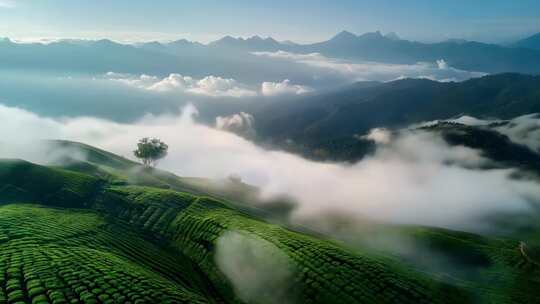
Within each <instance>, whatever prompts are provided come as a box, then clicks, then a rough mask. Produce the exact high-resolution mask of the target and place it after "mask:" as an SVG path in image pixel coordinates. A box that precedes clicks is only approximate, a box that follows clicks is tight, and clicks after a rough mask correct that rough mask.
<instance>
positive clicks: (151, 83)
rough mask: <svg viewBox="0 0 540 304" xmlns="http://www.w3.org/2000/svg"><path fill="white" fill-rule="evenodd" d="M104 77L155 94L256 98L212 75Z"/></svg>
mask: <svg viewBox="0 0 540 304" xmlns="http://www.w3.org/2000/svg"><path fill="white" fill-rule="evenodd" d="M105 77H106V78H108V79H110V80H113V81H118V82H121V83H124V84H126V85H129V86H133V87H137V88H139V89H144V90H149V91H155V92H177V93H188V94H194V95H203V96H209V97H236V98H240V97H252V96H257V92H256V91H254V90H251V89H249V88H247V86H245V85H242V84H240V83H238V82H237V81H236V80H234V79H230V78H221V77H218V76H212V75H210V76H206V77H204V78H202V79H195V78H193V77H190V76H183V75H180V74H176V73H173V74H170V75H169V76H167V77H165V78H159V77H156V76H149V75H145V74H143V75H140V76H138V77H136V76H133V75H129V74H120V73H114V72H108V73H106V74H105Z"/></svg>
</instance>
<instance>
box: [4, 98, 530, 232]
mask: <svg viewBox="0 0 540 304" xmlns="http://www.w3.org/2000/svg"><path fill="white" fill-rule="evenodd" d="M196 112H197V111H196V109H195V107H194V106H191V105H189V106H187V107H185V108H184V109H183V110H182V111H181V114H178V115H175V114H170V115H159V116H153V115H146V116H144V117H142V118H141V119H139V120H138V121H136V122H133V123H118V122H113V121H110V120H104V119H98V118H94V117H74V118H61V119H51V118H45V117H42V116H40V115H37V114H35V113H32V112H29V111H26V110H21V109H18V108H13V107H6V106H0V121H2V128H0V136H1V138H2V142H4V144H3V145H1V146H0V157H3V158H5V157H11V158H24V159H27V160H30V161H34V162H46V161H47V160H46V159H43V155H41V154H40V153H39V147H36V145H39V141H38V139H67V140H74V141H80V142H84V143H87V144H90V145H94V146H97V147H99V148H102V149H105V150H108V151H111V152H114V153H117V154H119V155H123V156H125V157H129V158H133V157H132V150H133V149H134V147H135V144H136V142H137V141H138V139H140V138H142V137H158V138H160V139H162V140H163V141H165V142H166V143H167V144H169V147H170V151H169V155H168V157H167V158H165V159H164V160H162V161H161V162H160V163H159V167H160V168H162V169H165V170H169V171H172V172H174V173H176V174H178V175H181V176H199V177H209V178H226V177H228V176H230V175H231V174H235V175H238V176H240V177H241V178H242V179H243V181H244V182H246V183H249V184H253V185H256V186H258V187H260V188H261V189H262V195H263V196H264V197H265V198H269V197H272V196H275V195H280V194H284V193H285V194H288V195H289V196H291V197H293V198H294V199H295V200H297V201H298V203H299V204H298V208H297V209H296V210H295V211H294V212H293V214H292V218H291V219H292V221H293V223H305V222H310V223H311V224H312V225H313V223H316V224H315V225H317V224H318V225H321V227H320V228H321V229H325V227H324V225H326V224H327V221H325V217H326V216H327V215H332V216H338V217H341V218H345V219H350V220H355V219H363V218H365V217H368V218H373V219H376V220H381V221H386V222H392V223H410V224H422V225H431V226H440V227H450V228H459V229H460V230H467V229H477V228H479V227H481V226H482V224H483V223H482V222H481V221H479V219H481V218H483V217H484V216H486V215H489V214H491V213H498V212H505V211H518V212H519V211H526V210H527V209H528V208H529V203H530V202H532V201H535V202H538V201H540V185H539V184H538V182H537V181H533V180H524V179H520V180H518V179H515V178H513V177H512V175H513V173H514V170H512V169H491V170H486V169H481V167H485V166H483V165H485V164H486V163H487V162H489V160H487V159H485V158H483V157H482V156H481V154H480V153H479V151H476V150H472V149H469V148H465V147H450V146H448V145H447V144H446V143H445V142H444V141H443V140H442V139H441V138H439V137H437V136H436V135H433V134H429V133H424V132H421V131H406V130H405V131H401V132H399V133H398V134H397V135H392V134H390V133H389V132H388V131H385V130H381V129H376V130H373V131H372V132H371V133H370V134H369V135H368V137H369V138H370V139H372V140H374V141H376V142H377V145H378V149H377V150H376V152H375V154H374V155H372V156H369V157H367V158H365V159H363V160H362V161H360V162H358V163H356V164H353V165H345V164H338V163H320V162H313V161H309V160H306V159H303V158H301V157H299V156H296V155H292V154H289V153H285V152H281V151H268V150H265V149H263V148H261V147H259V146H257V145H255V144H254V143H252V142H250V141H248V140H246V139H244V138H242V137H239V136H237V135H235V134H232V133H229V132H225V131H222V130H218V129H216V128H212V127H209V126H206V125H202V124H199V123H197V122H195V121H194V119H193V117H194V116H195V115H196ZM530 119H532V120H533V121H536V123H538V119H537V118H535V117H529V118H528V119H527V121H528V122H530ZM520 121H522V120H520V119H517V120H515V121H514V124H519V123H520ZM513 127H514V128H515V127H516V126H515V125H513ZM520 134H521V133H520Z"/></svg>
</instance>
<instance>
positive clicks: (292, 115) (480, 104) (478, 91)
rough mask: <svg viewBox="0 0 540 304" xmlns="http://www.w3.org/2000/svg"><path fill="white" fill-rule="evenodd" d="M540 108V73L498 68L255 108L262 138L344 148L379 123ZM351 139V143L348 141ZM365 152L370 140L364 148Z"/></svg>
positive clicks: (505, 114) (368, 85)
mask: <svg viewBox="0 0 540 304" xmlns="http://www.w3.org/2000/svg"><path fill="white" fill-rule="evenodd" d="M539 112H540V76H530V75H522V74H511V73H506V74H497V75H488V76H485V77H481V78H474V79H470V80H467V81H464V82H448V83H444V82H437V81H432V80H428V79H403V80H397V81H392V82H387V83H379V82H359V83H356V84H353V85H350V86H347V87H344V88H341V89H338V90H334V91H331V92H327V93H323V94H318V95H315V96H306V97H303V98H300V99H297V100H294V101H293V102H290V101H289V102H288V103H287V104H285V103H284V102H276V103H272V104H270V105H267V106H265V107H263V108H261V109H259V110H258V111H256V112H254V116H255V119H256V122H257V124H256V125H257V133H258V135H259V137H260V140H262V141H266V142H268V141H269V142H273V143H281V144H280V145H282V146H287V144H284V143H285V142H294V143H295V144H296V145H301V146H307V147H309V149H308V150H310V151H312V150H317V149H320V148H324V149H330V150H336V149H335V148H332V147H333V146H335V145H338V146H340V147H341V148H339V149H337V150H338V151H337V152H338V154H343V153H344V152H343V151H340V150H343V149H344V147H343V146H342V145H345V146H347V148H346V149H345V150H347V149H351V147H350V145H352V144H359V143H360V142H359V141H358V140H357V139H355V138H354V137H355V136H357V135H364V134H366V133H367V132H368V131H369V130H370V129H373V128H378V127H389V128H400V127H406V126H409V125H411V124H415V123H420V122H425V121H431V120H437V119H448V118H451V117H455V116H458V115H471V116H475V117H483V118H493V117H496V118H499V119H505V118H513V117H516V116H519V115H525V114H529V113H539ZM346 143H349V144H346ZM359 149H360V150H361V152H365V151H364V150H365V148H364V146H362V147H361V148H359Z"/></svg>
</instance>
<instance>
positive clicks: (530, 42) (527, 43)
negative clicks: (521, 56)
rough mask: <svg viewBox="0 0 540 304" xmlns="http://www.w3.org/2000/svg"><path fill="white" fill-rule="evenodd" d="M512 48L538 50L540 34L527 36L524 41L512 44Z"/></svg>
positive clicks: (539, 47)
mask: <svg viewBox="0 0 540 304" xmlns="http://www.w3.org/2000/svg"><path fill="white" fill-rule="evenodd" d="M511 46H512V47H516V48H528V49H536V50H540V33H537V34H534V35H532V36H529V37H527V38H525V39H522V40H519V41H517V42H515V43H513V44H511Z"/></svg>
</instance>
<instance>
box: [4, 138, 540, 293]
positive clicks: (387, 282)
mask: <svg viewBox="0 0 540 304" xmlns="http://www.w3.org/2000/svg"><path fill="white" fill-rule="evenodd" d="M54 144H55V145H56V146H61V147H62V148H68V147H69V148H76V149H80V150H82V151H84V152H85V153H86V155H87V157H86V159H85V160H75V159H64V160H62V161H61V162H58V163H57V164H56V165H51V166H42V165H36V164H33V163H29V162H26V161H23V160H1V161H0V185H1V186H0V203H1V205H0V250H1V251H2V253H3V254H2V255H1V256H0V270H1V271H2V273H3V274H4V275H3V276H0V282H1V284H0V302H2V303H128V302H131V303H155V302H163V303H243V302H250V303H276V302H275V300H276V296H275V295H276V293H277V294H280V295H281V297H278V299H279V300H280V301H281V302H287V303H289V302H298V303H343V302H347V303H365V302H372V303H373V302H376V303H455V302H457V301H459V302H460V303H469V302H471V303H472V302H499V303H504V302H506V303H507V302H514V303H530V302H537V301H538V300H539V298H538V295H537V293H536V292H535V291H536V290H537V288H538V284H539V282H538V280H537V279H536V278H537V277H538V274H539V271H540V269H538V268H537V267H536V266H535V264H534V263H531V262H530V261H529V260H528V259H527V258H526V257H524V256H523V255H522V253H521V252H520V250H519V248H520V247H519V246H520V240H522V239H521V236H524V235H525V234H523V235H521V234H520V235H510V236H508V237H504V238H502V237H497V238H494V237H490V236H480V235H474V234H469V233H461V232H457V231H450V230H444V229H434V228H428V227H412V226H411V227H396V226H391V227H390V226H389V227H386V226H385V227H384V228H381V229H380V230H375V231H373V230H370V231H367V232H366V233H367V234H369V235H371V236H374V235H376V234H377V233H379V232H381V231H386V230H388V231H391V233H398V234H400V235H406V236H407V237H410V238H413V239H414V240H415V241H416V242H418V244H420V246H421V247H420V248H423V250H421V251H420V256H410V255H394V254H389V253H383V252H380V251H377V250H373V249H370V248H368V247H357V248H351V247H349V246H347V245H345V244H344V243H342V242H340V241H336V240H332V239H329V238H328V237H325V236H322V235H317V234H314V233H306V232H300V231H299V230H297V229H294V228H286V227H283V226H281V225H278V224H272V223H269V222H267V221H265V220H263V219H261V218H260V217H259V216H258V215H257V214H256V212H255V213H254V212H252V211H251V210H250V209H249V208H244V209H242V208H240V209H239V207H238V206H241V205H242V204H238V203H235V202H232V201H231V200H227V199H223V198H219V197H216V196H214V195H212V194H211V193H209V192H212V191H217V189H216V188H213V187H212V183H208V181H203V180H199V181H198V182H194V181H193V180H192V179H186V178H180V177H177V176H175V175H172V174H170V173H167V172H163V171H154V170H151V169H145V168H142V167H140V166H139V165H138V164H136V163H133V162H131V161H129V160H126V159H123V158H121V157H119V156H116V155H114V154H111V153H108V152H106V151H102V150H99V149H96V148H93V147H90V146H87V145H84V144H80V143H71V142H55V143H54ZM135 169H138V170H135ZM246 189H247V188H244V190H239V192H243V191H245V190H246ZM229 197H231V198H232V196H229ZM373 227H375V226H373ZM531 229H532V231H531ZM531 229H529V230H528V231H529V232H528V233H529V234H528V235H529V236H531V235H534V233H536V234H538V231H540V229H538V228H531ZM534 231H536V232H534ZM533 232H534V233H533ZM531 233H532V234H531ZM231 234H232V236H233V237H232V238H226V237H228V236H231ZM224 238H225V239H224ZM525 240H526V241H528V239H525ZM231 242H232V244H236V245H238V246H240V247H239V248H237V246H236V245H234V247H233V248H232V249H231V248H230V246H229V247H227V244H229V243H231ZM224 246H225V247H224ZM261 248H264V250H262V249H261ZM225 249H227V250H225ZM233 249H234V250H233ZM230 250H233V251H232V255H230V256H228V255H226V256H225V257H224V258H225V260H226V261H229V262H231V263H233V265H236V266H235V267H236V268H238V269H236V268H234V267H233V268H232V270H234V271H244V272H243V273H242V272H241V273H242V274H243V275H246V276H248V277H249V274H250V272H249V271H250V269H251V268H249V267H255V269H258V268H257V267H259V266H257V265H261V263H262V264H265V263H271V262H273V263H275V264H270V265H272V268H262V269H263V272H262V273H258V275H257V276H256V277H255V278H261V277H262V278H266V276H265V275H268V274H269V273H272V272H273V271H275V272H276V273H277V274H276V275H279V274H280V273H282V272H280V271H278V270H279V269H280V267H284V268H285V269H282V270H283V271H284V273H286V274H287V275H286V276H284V277H283V276H278V277H272V276H270V277H268V278H266V279H263V281H262V282H257V281H256V280H255V281H253V280H251V281H248V283H249V286H243V285H240V286H239V285H238V284H246V280H243V279H242V276H240V277H236V276H234V275H231V273H230V272H229V270H231V268H229V267H228V266H227V265H229V264H225V266H224V265H223V264H222V263H221V262H220V261H221V259H220V258H219V257H220V255H221V253H222V252H230ZM261 250H262V251H261ZM265 250H269V251H270V252H273V254H271V255H270V256H269V255H264V254H263V255H261V254H262V253H264V252H265ZM246 252H247V253H248V254H245V253H246ZM249 252H251V254H249ZM261 252H262V253H261ZM528 252H532V251H528ZM433 253H436V256H437V257H438V258H440V259H442V260H443V261H444V262H445V263H447V264H448V265H452V266H451V267H450V268H449V269H437V270H436V271H435V272H434V271H433V269H431V270H429V271H428V270H426V269H425V268H423V267H421V266H419V265H422V263H418V258H420V260H421V261H424V260H426V259H427V258H433V255H432V254H433ZM422 256H423V257H422ZM237 257H239V259H237ZM276 257H282V259H284V260H285V261H286V262H283V261H281V260H276V261H272V259H273V258H276ZM231 259H232V260H231ZM234 262H237V263H239V264H234ZM243 265H244V266H243ZM245 265H249V266H247V267H248V268H245V267H246V266H245ZM424 266H426V265H424ZM269 269H272V271H269ZM487 278H489V279H487ZM276 280H277V281H276ZM276 284H277V285H276ZM268 288H270V289H271V290H268ZM272 288H273V289H272ZM246 290H247V292H248V293H247V294H246V292H245V291H246ZM243 291H244V292H243Z"/></svg>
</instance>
